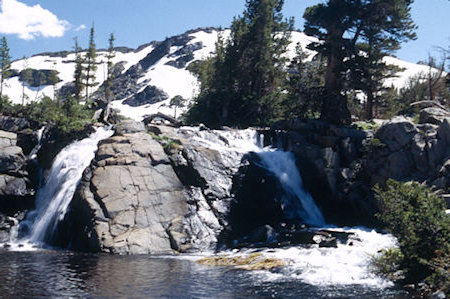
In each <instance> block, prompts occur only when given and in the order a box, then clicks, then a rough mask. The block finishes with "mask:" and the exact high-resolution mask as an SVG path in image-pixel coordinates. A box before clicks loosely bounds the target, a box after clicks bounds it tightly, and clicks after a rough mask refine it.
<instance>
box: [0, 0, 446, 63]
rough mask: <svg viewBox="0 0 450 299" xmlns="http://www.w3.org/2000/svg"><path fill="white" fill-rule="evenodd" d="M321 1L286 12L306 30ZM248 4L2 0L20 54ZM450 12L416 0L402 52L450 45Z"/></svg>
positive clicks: (145, 31)
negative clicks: (92, 33) (412, 37)
mask: <svg viewBox="0 0 450 299" xmlns="http://www.w3.org/2000/svg"><path fill="white" fill-rule="evenodd" d="M319 2H321V1H318V0H285V8H284V15H285V16H286V17H290V16H294V17H295V18H296V28H297V29H302V28H303V20H302V15H303V12H304V10H305V8H306V7H308V6H311V5H314V4H316V3H319ZM322 2H323V1H322ZM244 5H245V0H43V1H36V0H1V12H0V35H5V36H6V37H7V39H8V44H9V47H10V49H11V55H12V56H13V58H14V59H16V58H21V57H23V56H24V55H26V56H31V55H33V54H37V53H41V52H47V51H52V52H53V51H60V50H70V49H71V48H72V47H73V38H74V37H75V36H77V37H78V39H79V42H80V44H81V45H82V46H83V47H86V46H87V42H88V37H89V28H90V27H91V26H92V24H94V25H95V30H96V43H97V48H106V47H107V41H108V37H109V34H110V33H111V32H113V33H114V34H115V36H116V45H117V46H128V47H132V48H136V47H137V46H139V45H141V44H144V43H148V42H150V41H153V40H163V39H164V38H166V37H169V36H172V35H175V34H180V33H183V32H185V31H186V30H189V29H194V28H197V27H206V26H222V27H227V26H229V25H230V23H231V21H232V19H233V16H236V15H238V14H240V13H241V12H242V11H243V10H244ZM449 12H450V1H448V0H416V1H415V3H414V4H413V10H412V14H413V18H414V20H415V22H416V24H417V25H419V30H418V37H419V38H418V40H417V41H412V42H409V43H407V44H404V45H403V46H402V49H401V50H399V51H398V52H397V53H396V55H397V56H398V57H400V58H401V59H404V60H407V61H410V62H417V61H418V60H425V59H426V57H427V55H428V53H432V54H433V53H436V51H435V47H436V46H440V47H445V48H448V47H449V46H450V18H449V15H448V14H449Z"/></svg>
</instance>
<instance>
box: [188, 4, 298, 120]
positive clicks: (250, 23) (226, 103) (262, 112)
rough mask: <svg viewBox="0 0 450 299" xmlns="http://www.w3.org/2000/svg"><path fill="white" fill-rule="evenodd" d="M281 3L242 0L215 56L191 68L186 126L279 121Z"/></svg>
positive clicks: (283, 39) (284, 33)
mask: <svg viewBox="0 0 450 299" xmlns="http://www.w3.org/2000/svg"><path fill="white" fill-rule="evenodd" d="M283 2H284V1H283V0H247V1H246V10H245V12H244V13H243V15H242V16H239V17H236V18H235V19H234V20H233V23H232V25H231V34H230V38H229V39H228V40H227V41H224V40H223V39H222V38H219V40H218V42H217V44H216V54H215V56H214V57H212V58H210V59H209V60H207V61H206V62H204V63H202V64H201V65H197V67H192V68H191V69H193V70H194V71H195V72H196V74H197V75H198V77H199V79H200V82H201V90H200V94H199V96H198V97H197V99H196V102H195V105H194V106H193V107H192V108H191V109H190V111H189V112H188V114H187V119H188V121H189V120H190V121H197V122H198V121H201V122H205V123H207V124H208V125H212V126H217V125H238V126H248V125H266V124H268V123H269V122H270V121H273V120H276V119H277V118H279V117H280V116H281V112H282V111H281V106H280V104H281V101H282V98H283V95H284V94H283V84H284V70H283V67H284V66H285V64H286V59H285V58H284V56H283V55H282V54H283V53H284V52H285V50H286V47H287V45H288V43H289V37H290V35H289V32H290V30H292V20H290V21H287V22H286V21H283V16H282V13H281V10H282V7H283Z"/></svg>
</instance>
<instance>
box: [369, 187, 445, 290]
mask: <svg viewBox="0 0 450 299" xmlns="http://www.w3.org/2000/svg"><path fill="white" fill-rule="evenodd" d="M375 197H376V199H377V200H378V202H379V204H380V207H381V212H380V213H379V214H378V215H377V216H378V218H379V219H380V220H381V221H382V222H383V223H384V224H385V225H386V226H387V227H388V229H389V230H390V231H391V232H392V234H393V235H394V236H395V237H397V239H398V241H399V250H400V252H396V251H395V250H394V251H393V250H390V251H389V250H388V251H385V252H384V254H383V256H382V257H381V258H380V259H378V260H377V261H376V263H375V264H376V265H378V268H379V269H380V270H381V271H384V272H387V274H392V273H395V272H396V271H398V270H401V271H403V273H404V276H405V282H406V283H417V282H421V281H423V280H424V281H425V282H427V283H428V284H429V285H430V286H431V288H432V289H435V290H436V289H442V290H443V291H444V292H450V275H449V270H450V243H449V240H450V217H449V216H448V215H446V213H445V202H444V200H443V199H442V198H441V197H439V196H437V195H435V194H433V193H432V191H431V190H430V189H429V188H427V187H426V186H423V185H421V184H419V183H416V182H411V183H401V182H397V181H394V180H389V181H387V183H386V188H384V189H382V188H380V187H375Z"/></svg>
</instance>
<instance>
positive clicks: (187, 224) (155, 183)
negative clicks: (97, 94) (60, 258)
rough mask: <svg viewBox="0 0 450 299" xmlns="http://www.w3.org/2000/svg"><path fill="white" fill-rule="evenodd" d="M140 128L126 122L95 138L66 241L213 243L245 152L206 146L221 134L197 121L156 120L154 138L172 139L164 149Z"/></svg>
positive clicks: (154, 246) (191, 246) (140, 248)
mask: <svg viewBox="0 0 450 299" xmlns="http://www.w3.org/2000/svg"><path fill="white" fill-rule="evenodd" d="M139 127H140V125H139V124H138V123H133V122H129V121H127V122H124V123H122V124H121V125H119V126H118V128H117V129H116V135H115V136H113V137H111V138H109V139H106V140H104V141H102V142H101V143H100V145H99V149H98V152H97V154H96V157H95V159H94V161H93V162H92V164H91V167H89V168H88V169H87V170H86V171H85V173H84V175H83V180H82V183H81V184H80V186H79V188H78V190H77V193H76V196H75V197H74V199H73V201H72V203H71V212H70V213H69V214H68V215H67V218H68V219H67V221H68V222H69V223H72V231H71V232H70V233H69V235H70V236H71V238H72V239H71V240H70V243H71V244H72V246H73V247H74V248H75V249H80V250H88V251H103V252H110V253H116V254H170V253H175V252H190V251H202V250H214V249H215V248H216V247H217V245H218V241H219V238H220V234H221V233H222V232H223V230H224V228H225V227H226V226H227V224H228V223H227V217H228V213H229V209H230V204H231V200H232V195H231V189H232V183H233V182H232V180H233V175H234V174H235V172H237V171H238V169H239V166H240V161H241V158H242V156H243V154H242V153H238V152H236V151H234V150H220V149H217V148H216V149H214V148H210V147H208V146H207V139H208V138H210V139H212V140H214V142H216V141H218V140H221V138H223V136H219V135H216V134H217V133H215V132H201V131H200V130H199V129H198V128H180V129H174V128H169V127H163V126H161V127H160V131H162V132H161V135H160V137H158V138H160V139H166V140H171V142H170V144H169V145H170V146H169V145H166V146H165V147H164V148H163V147H162V146H161V144H160V143H158V142H157V141H156V140H155V139H154V138H152V136H151V135H149V134H148V133H146V132H144V131H139V130H138V128H139ZM162 136H164V138H163V137H162ZM205 138H206V139H205ZM160 141H161V140H160ZM175 141H176V144H177V145H176V146H174V145H173V143H174V142H175ZM205 142H206V143H205ZM221 142H222V144H223V145H225V143H226V141H224V140H222V141H221Z"/></svg>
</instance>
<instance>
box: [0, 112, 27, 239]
mask: <svg viewBox="0 0 450 299" xmlns="http://www.w3.org/2000/svg"><path fill="white" fill-rule="evenodd" d="M15 120H17V119H9V121H8V122H7V123H8V126H7V127H8V128H10V129H12V131H14V130H17V129H18V127H20V126H17V125H18V124H20V121H19V122H16V121H15ZM17 144H18V141H17V134H16V133H11V132H6V131H0V242H6V241H9V237H10V232H11V229H12V227H13V226H14V225H16V224H17V223H18V221H19V219H21V218H22V217H23V215H24V211H26V210H27V209H30V208H31V207H32V206H33V195H34V190H33V188H32V186H31V185H32V184H31V182H30V180H29V178H28V171H27V170H28V167H27V166H28V165H27V164H28V161H27V159H26V157H25V155H24V154H23V151H22V148H21V147H19V146H17Z"/></svg>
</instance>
